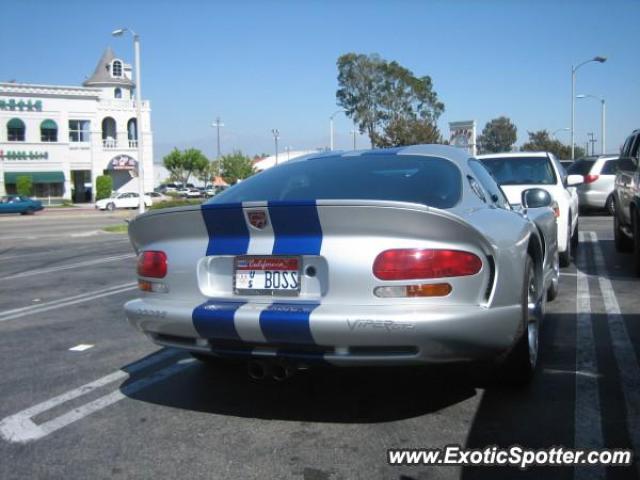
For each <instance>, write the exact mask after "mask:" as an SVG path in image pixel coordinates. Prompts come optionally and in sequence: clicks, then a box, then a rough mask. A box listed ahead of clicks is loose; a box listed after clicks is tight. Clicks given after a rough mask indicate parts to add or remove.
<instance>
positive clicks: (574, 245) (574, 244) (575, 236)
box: [569, 218, 580, 258]
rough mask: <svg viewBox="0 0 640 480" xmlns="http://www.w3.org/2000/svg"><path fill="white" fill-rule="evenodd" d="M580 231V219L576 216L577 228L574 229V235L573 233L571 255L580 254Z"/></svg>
mask: <svg viewBox="0 0 640 480" xmlns="http://www.w3.org/2000/svg"><path fill="white" fill-rule="evenodd" d="M569 225H571V224H569ZM579 232H580V219H579V218H576V228H575V230H574V231H573V235H571V256H572V257H574V258H575V256H576V255H577V254H578V247H579V246H580V234H579Z"/></svg>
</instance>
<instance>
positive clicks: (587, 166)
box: [567, 159, 596, 175]
mask: <svg viewBox="0 0 640 480" xmlns="http://www.w3.org/2000/svg"><path fill="white" fill-rule="evenodd" d="M594 163H596V161H595V160H585V159H580V160H576V161H575V162H574V163H572V164H571V166H570V167H569V168H568V169H567V173H568V174H569V175H588V174H589V172H590V171H591V167H593V164H594Z"/></svg>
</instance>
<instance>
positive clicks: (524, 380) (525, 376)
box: [499, 256, 542, 386]
mask: <svg viewBox="0 0 640 480" xmlns="http://www.w3.org/2000/svg"><path fill="white" fill-rule="evenodd" d="M522 283H523V284H522V300H521V303H522V322H523V323H522V332H520V336H519V338H518V340H517V342H516V344H515V345H514V347H513V348H512V350H511V351H510V352H509V353H508V354H507V356H506V357H505V358H504V360H503V361H502V363H501V365H500V367H499V379H500V382H501V383H503V384H506V385H511V386H524V385H526V384H528V383H529V382H530V381H531V379H532V378H533V374H534V373H535V369H536V365H537V363H538V339H539V327H540V320H541V319H539V318H537V316H536V313H535V312H536V311H541V310H542V308H541V307H540V308H537V307H536V308H534V309H533V311H532V310H531V309H530V308H529V304H530V303H532V302H533V304H534V305H536V306H537V305H538V302H542V299H541V298H540V295H538V291H537V287H536V277H535V270H534V265H533V260H532V259H531V257H529V256H527V261H526V264H525V273H524V279H523V282H522Z"/></svg>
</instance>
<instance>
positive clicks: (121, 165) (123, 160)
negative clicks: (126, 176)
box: [109, 155, 138, 170]
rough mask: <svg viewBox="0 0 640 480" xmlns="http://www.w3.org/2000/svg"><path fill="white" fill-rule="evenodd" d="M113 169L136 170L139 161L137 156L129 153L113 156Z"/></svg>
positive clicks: (111, 165) (111, 163) (111, 164)
mask: <svg viewBox="0 0 640 480" xmlns="http://www.w3.org/2000/svg"><path fill="white" fill-rule="evenodd" d="M109 165H110V167H111V170H136V169H137V168H138V162H137V161H136V159H135V158H132V157H130V156H129V155H118V156H117V157H113V158H112V159H111V162H109Z"/></svg>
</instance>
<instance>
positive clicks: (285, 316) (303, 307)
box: [260, 303, 319, 345]
mask: <svg viewBox="0 0 640 480" xmlns="http://www.w3.org/2000/svg"><path fill="white" fill-rule="evenodd" d="M318 305H319V304H318V303H313V304H310V303H305V304H290V303H272V304H271V305H269V307H267V308H266V309H265V310H263V311H262V312H261V313H260V329H261V330H262V334H263V335H264V338H265V339H266V340H267V342H270V343H280V344H282V343H285V344H292V345H295V344H307V345H314V344H315V341H314V340H313V336H312V335H311V327H310V325H309V317H310V316H311V312H313V310H314V309H315V308H317V307H318Z"/></svg>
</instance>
